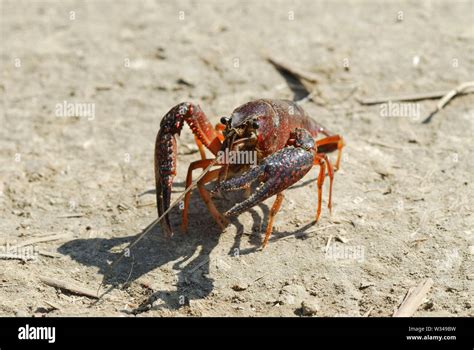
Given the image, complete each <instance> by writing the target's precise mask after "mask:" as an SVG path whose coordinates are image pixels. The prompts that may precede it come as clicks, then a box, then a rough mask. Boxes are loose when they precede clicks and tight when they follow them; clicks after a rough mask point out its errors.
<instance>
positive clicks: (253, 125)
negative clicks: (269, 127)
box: [252, 120, 259, 129]
mask: <svg viewBox="0 0 474 350" xmlns="http://www.w3.org/2000/svg"><path fill="white" fill-rule="evenodd" d="M258 127H259V125H258V122H257V121H256V120H254V121H253V122H252V128H254V129H258Z"/></svg>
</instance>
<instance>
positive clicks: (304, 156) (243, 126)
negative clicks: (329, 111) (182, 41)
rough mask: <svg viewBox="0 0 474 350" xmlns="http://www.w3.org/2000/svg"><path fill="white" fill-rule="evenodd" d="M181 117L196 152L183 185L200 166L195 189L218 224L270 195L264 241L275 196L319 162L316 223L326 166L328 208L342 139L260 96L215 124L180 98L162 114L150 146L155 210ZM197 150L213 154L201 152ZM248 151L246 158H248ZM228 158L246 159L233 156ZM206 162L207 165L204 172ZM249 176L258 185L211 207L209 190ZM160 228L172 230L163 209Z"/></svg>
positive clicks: (161, 203)
mask: <svg viewBox="0 0 474 350" xmlns="http://www.w3.org/2000/svg"><path fill="white" fill-rule="evenodd" d="M185 123H186V124H188V125H189V127H190V129H191V131H192V132H193V134H194V136H195V141H196V144H197V146H198V149H199V153H200V155H201V159H200V160H196V161H194V162H192V163H191V164H190V165H189V167H188V172H187V176H186V188H189V186H192V184H193V183H192V182H193V181H192V179H193V178H192V173H193V170H195V169H206V170H207V172H206V173H205V174H201V176H200V177H199V181H197V188H198V190H199V193H200V195H201V198H202V199H203V201H204V203H205V204H206V206H207V208H208V209H209V212H210V214H211V215H212V217H213V218H214V220H215V221H216V222H217V224H218V225H219V226H220V227H221V228H224V227H225V226H226V225H227V223H228V218H229V217H231V216H235V215H239V214H240V213H242V212H244V211H246V210H248V209H250V208H251V207H253V206H255V205H257V204H258V203H260V202H262V201H264V200H265V199H267V198H270V197H272V196H275V195H276V200H275V202H274V204H273V206H272V208H271V211H270V215H269V219H268V224H267V229H266V234H265V239H264V241H263V247H264V246H265V245H266V244H267V243H268V240H269V238H270V235H271V232H272V226H273V219H274V217H275V215H276V214H277V212H278V210H279V209H280V206H281V203H282V201H283V198H284V195H283V192H284V190H286V189H287V188H288V187H289V186H291V185H293V184H294V183H296V182H297V181H299V180H300V179H301V178H303V177H304V175H306V173H307V172H308V171H309V170H310V169H311V168H312V167H313V165H319V167H320V170H319V176H318V179H317V186H318V205H317V210H316V221H318V219H319V217H320V214H321V199H322V186H323V182H324V179H325V177H326V170H327V174H328V176H329V200H328V207H329V210H331V207H332V198H331V197H332V186H333V179H334V171H335V170H337V169H338V168H339V163H340V159H341V151H342V148H343V146H344V141H343V139H342V137H341V136H339V135H336V134H332V133H330V132H329V131H328V130H327V129H326V128H324V127H323V126H321V125H320V124H318V123H317V122H316V121H314V120H313V119H312V118H310V117H309V116H308V115H307V114H306V112H305V111H304V110H303V109H302V108H301V107H300V106H298V105H297V104H296V103H294V102H292V101H286V100H264V99H261V100H256V101H251V102H248V103H246V104H244V105H242V106H240V107H238V108H236V109H235V110H234V111H233V112H232V114H231V115H230V117H228V118H226V117H223V118H221V120H220V123H218V124H217V125H216V126H213V125H212V124H211V123H210V122H209V120H208V118H207V117H206V116H205V114H204V113H203V112H202V110H201V108H200V107H199V106H197V105H194V104H192V103H187V102H185V103H180V104H178V105H177V106H175V107H173V108H172V109H171V110H170V111H169V112H168V113H167V114H166V115H165V116H164V117H163V119H162V121H161V125H160V130H159V132H158V135H157V138H156V145H155V179H156V198H157V208H158V215H159V216H162V215H163V213H165V211H167V210H168V209H169V207H170V203H171V190H172V184H173V178H174V177H175V175H176V135H179V134H180V132H181V129H182V128H183V125H184V124H185ZM321 136H322V137H321ZM205 148H207V149H208V150H209V151H210V152H211V153H212V154H213V157H211V158H207V157H206V153H205ZM336 150H337V159H336V163H335V166H334V167H333V166H332V164H331V162H330V161H329V158H328V156H327V153H330V152H333V151H336ZM229 153H232V155H234V153H236V154H237V156H238V157H230V158H228V157H222V155H223V154H224V155H226V156H227V155H228V154H229ZM249 154H250V155H252V156H248V155H249ZM240 155H243V157H240ZM236 159H237V160H242V159H245V160H247V161H244V162H242V161H235V160H236ZM249 160H251V161H249ZM212 167H213V168H214V169H212V170H211V168H212ZM257 181H258V182H259V183H260V184H261V186H260V187H259V188H257V190H256V192H255V193H254V194H252V195H250V197H249V198H247V199H246V200H244V201H243V202H241V203H237V204H235V205H234V206H233V207H232V208H230V209H229V210H228V211H227V212H226V213H224V214H221V213H220V212H219V210H218V209H217V208H216V206H215V205H214V203H213V200H212V194H214V193H216V192H226V191H234V190H239V189H250V188H251V185H252V183H254V182H257ZM210 182H214V183H215V185H214V189H213V190H212V191H211V192H209V191H208V190H207V189H206V188H205V184H207V183H210ZM190 195H191V192H189V191H188V192H186V195H185V197H184V203H183V207H182V209H183V210H182V229H183V230H184V231H186V230H187V226H188V217H187V216H188V215H187V214H188V207H189V200H190ZM162 227H163V230H164V231H165V232H166V233H167V234H168V235H171V234H172V229H171V224H170V221H169V217H168V215H165V217H164V220H162Z"/></svg>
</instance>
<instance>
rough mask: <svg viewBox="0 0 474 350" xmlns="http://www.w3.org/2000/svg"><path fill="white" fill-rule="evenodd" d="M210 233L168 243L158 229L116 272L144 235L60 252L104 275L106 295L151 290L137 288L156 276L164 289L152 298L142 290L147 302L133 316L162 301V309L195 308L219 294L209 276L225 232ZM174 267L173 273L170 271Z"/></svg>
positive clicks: (92, 241) (75, 243)
mask: <svg viewBox="0 0 474 350" xmlns="http://www.w3.org/2000/svg"><path fill="white" fill-rule="evenodd" d="M206 231H207V232H202V233H201V234H193V235H191V234H187V235H186V234H181V233H180V232H176V233H175V235H174V236H173V237H172V238H167V237H165V235H164V233H163V232H162V230H161V227H160V225H159V224H158V225H156V224H155V225H154V226H153V227H151V231H150V232H149V234H148V235H147V236H145V237H144V238H143V239H142V240H141V241H140V242H139V243H138V244H137V245H135V246H134V247H133V248H131V250H130V254H129V256H128V257H124V258H123V259H122V260H121V261H120V262H119V263H118V264H117V265H116V266H115V267H114V268H113V269H110V263H112V262H114V261H116V260H117V259H118V258H119V257H120V256H121V255H122V252H123V249H125V248H126V247H127V246H128V245H129V244H130V243H132V242H133V241H134V240H135V239H136V238H137V236H138V235H139V234H140V233H138V234H133V235H129V236H125V237H112V238H89V239H75V240H72V241H69V242H67V243H65V244H63V245H62V246H60V247H59V248H58V252H59V253H61V254H64V255H66V256H69V257H70V258H71V259H73V260H74V261H77V262H78V263H80V264H82V265H85V266H94V267H96V268H98V273H99V274H101V275H102V276H103V288H102V289H101V293H102V292H103V291H104V288H105V289H108V292H110V291H111V290H113V289H115V288H122V289H128V288H131V287H133V288H134V289H136V288H145V287H143V286H142V285H141V284H135V285H132V283H133V282H134V281H136V280H137V279H138V278H140V277H141V276H143V275H145V274H147V273H152V276H153V277H154V278H156V280H158V284H157V286H159V287H158V288H157V289H163V290H153V293H152V295H151V296H150V295H149V293H145V292H147V291H146V290H142V291H139V292H140V294H142V292H143V294H147V297H146V298H145V300H144V302H143V303H142V304H141V305H140V306H139V307H138V308H137V310H134V311H132V313H140V312H143V311H146V310H150V309H152V308H153V307H152V306H153V304H154V302H155V301H156V300H157V299H161V301H162V303H161V304H160V306H159V307H158V308H168V309H178V308H179V307H181V306H185V305H189V301H190V300H193V299H201V298H205V297H206V296H208V295H209V294H210V293H211V292H212V290H213V289H214V280H213V279H212V278H210V277H209V255H210V253H211V252H212V250H213V249H214V248H215V247H216V245H217V243H218V241H219V234H218V233H219V232H214V231H215V230H213V229H210V230H209V229H207V230H206ZM142 232H143V231H142ZM169 264H171V271H170V268H169V267H168V266H165V265H169ZM161 267H163V269H160V268H161ZM170 274H174V275H175V276H170ZM160 281H168V282H169V283H167V282H163V283H164V284H165V286H171V285H174V286H176V288H175V290H174V291H170V290H169V289H168V288H166V287H165V286H163V287H165V288H161V287H162V285H161V284H160ZM97 287H98V286H97ZM145 289H146V288H145Z"/></svg>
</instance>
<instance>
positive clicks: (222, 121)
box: [220, 117, 229, 125]
mask: <svg viewBox="0 0 474 350" xmlns="http://www.w3.org/2000/svg"><path fill="white" fill-rule="evenodd" d="M220 121H221V124H224V125H227V123H228V122H229V118H226V117H222V118H221V120H220Z"/></svg>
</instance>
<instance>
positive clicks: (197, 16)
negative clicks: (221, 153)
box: [0, 0, 474, 317]
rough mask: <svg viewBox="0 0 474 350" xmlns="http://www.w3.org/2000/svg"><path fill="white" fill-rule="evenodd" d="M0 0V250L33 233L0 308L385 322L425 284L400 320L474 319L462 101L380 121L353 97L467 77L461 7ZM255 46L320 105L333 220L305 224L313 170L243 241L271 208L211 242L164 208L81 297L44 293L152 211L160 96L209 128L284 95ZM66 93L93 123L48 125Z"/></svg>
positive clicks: (92, 273) (97, 259)
mask: <svg viewBox="0 0 474 350" xmlns="http://www.w3.org/2000/svg"><path fill="white" fill-rule="evenodd" d="M0 4H1V39H0V43H1V44H0V47H1V56H0V57H1V80H0V93H1V96H2V102H3V103H2V109H1V113H0V117H1V120H0V124H1V128H0V160H1V167H0V194H1V196H0V203H1V204H0V215H1V221H0V239H1V244H2V247H6V246H10V247H11V246H15V245H17V244H25V242H26V243H31V242H33V243H32V245H24V246H23V248H22V249H32V250H33V251H32V253H31V251H30V255H33V256H34V257H36V259H35V260H29V261H22V260H18V259H12V260H0V265H1V269H0V314H1V315H5V316H15V315H17V316H25V315H34V316H37V317H41V316H51V315H54V316H56V315H61V316H66V315H87V316H109V315H110V316H126V315H140V316H178V315H197V316H201V315H202V316H215V315H218V316H266V315H271V316H280V315H281V316H295V315H301V314H302V313H305V314H308V315H310V314H311V315H317V316H358V315H364V314H366V313H370V315H371V316H391V315H392V313H393V311H394V309H395V308H397V307H398V305H399V304H400V302H401V301H402V299H403V298H404V296H405V294H406V293H407V291H408V290H409V289H410V288H411V287H414V286H416V285H418V284H419V283H421V282H422V281H423V280H425V279H426V278H431V279H432V280H433V287H432V288H431V291H430V292H429V294H428V295H427V297H426V300H425V301H424V303H423V305H422V306H421V307H420V308H419V309H418V311H417V312H416V314H415V315H416V316H469V315H471V316H472V315H473V311H472V302H473V293H472V291H473V279H474V275H473V271H474V266H473V254H474V241H473V238H474V236H473V216H472V198H473V185H474V182H473V175H472V174H473V168H472V157H473V154H472V153H473V118H474V109H473V105H474V96H473V95H466V96H462V97H459V98H457V99H455V100H453V101H452V102H451V103H450V104H449V105H448V106H447V107H446V108H445V109H444V110H442V111H441V112H439V113H438V114H437V115H436V116H435V117H434V119H433V120H432V122H431V123H428V124H422V123H421V121H422V120H423V119H424V117H425V116H426V115H427V114H428V113H429V112H430V110H431V109H432V108H433V107H434V106H435V104H436V101H432V100H431V101H430V100H426V101H421V102H419V103H418V104H415V105H413V106H412V107H414V108H415V109H413V110H411V112H410V113H409V115H405V116H401V117H397V116H396V114H397V112H396V111H395V110H391V111H390V113H389V116H387V114H385V112H384V110H383V108H386V107H387V106H385V107H383V106H379V105H376V106H362V105H360V104H359V103H358V102H357V100H356V97H376V96H386V95H397V94H406V93H415V92H430V91H439V90H441V91H443V90H449V89H451V88H453V87H455V86H456V85H457V84H459V83H462V82H464V81H469V80H473V79H472V78H473V74H472V72H473V71H474V58H473V57H474V55H473V53H474V45H473V42H474V29H473V25H472V23H474V8H473V4H474V3H473V2H472V1H441V2H423V1H413V2H402V3H401V4H399V3H396V2H384V3H383V4H382V3H379V2H376V1H341V2H333V1H330V2H322V1H297V0H294V1H268V0H266V1H241V2H237V1H224V2H221V1H209V0H205V1H199V2H198V1H178V2H174V1H173V2H172V1H169V2H165V1H123V0H122V1H115V0H114V1H112V0H110V1H107V0H99V1H61V2H59V1H41V0H39V1H17V0H15V1H6V0H2V1H1V2H0ZM262 50H264V51H266V52H269V53H271V54H272V55H274V56H275V57H278V58H280V59H283V60H286V61H289V62H292V63H293V64H295V65H297V66H298V67H301V68H304V69H305V70H307V71H310V72H313V73H315V74H317V75H318V76H319V77H320V83H319V85H318V91H319V92H320V96H321V99H319V100H318V99H317V101H319V104H317V103H314V102H312V101H308V102H306V103H304V104H302V106H303V108H305V109H306V110H307V112H308V113H310V114H311V116H312V117H314V118H315V119H316V120H317V121H319V122H320V123H322V124H323V125H326V126H327V127H328V128H329V129H330V130H332V131H333V132H335V133H339V134H341V135H343V136H344V138H345V140H346V144H347V146H346V147H345V149H344V156H343V160H342V167H341V169H340V171H338V172H337V173H336V177H335V185H334V193H333V202H334V210H333V214H332V216H330V215H329V212H328V210H327V208H326V207H324V209H323V213H322V217H321V220H320V222H319V223H317V224H316V225H311V222H312V220H313V219H314V215H315V210H316V198H317V195H316V184H315V181H314V180H315V178H316V175H317V169H315V170H312V171H311V172H310V173H309V174H308V175H307V176H306V177H305V178H304V179H303V180H302V181H301V182H300V183H298V184H297V185H295V186H293V187H292V188H291V189H290V190H288V191H287V196H286V199H285V201H284V203H283V207H282V211H281V212H280V214H279V215H278V216H277V218H276V222H275V232H274V234H273V236H272V239H271V241H270V244H269V246H268V247H267V248H266V249H265V250H263V251H260V250H259V247H260V245H261V242H262V231H264V229H265V223H266V218H267V216H268V211H269V205H271V203H272V199H270V200H268V201H266V202H264V203H263V204H262V205H260V206H257V207H255V208H254V209H253V210H250V211H248V212H246V213H244V214H242V215H240V216H239V217H238V218H236V219H234V220H233V221H232V224H231V225H230V226H229V227H228V228H227V229H226V230H225V231H223V232H221V231H220V230H219V229H218V228H217V227H216V225H215V223H214V222H213V220H212V218H211V217H210V215H209V214H208V212H207V209H206V207H205V205H204V204H203V203H202V201H201V200H200V198H199V195H198V194H197V193H194V194H193V197H192V203H191V209H190V232H189V234H188V235H183V234H180V233H179V229H178V228H177V227H178V226H179V224H180V215H179V209H178V208H176V210H174V211H173V213H172V221H173V223H174V225H175V226H176V231H177V234H175V236H174V237H173V238H172V239H166V238H165V237H164V235H163V233H162V232H161V229H160V228H154V229H153V230H152V232H151V233H150V234H148V235H147V236H146V237H145V238H144V240H143V241H142V242H141V243H140V244H138V245H137V246H136V248H134V249H133V250H132V252H131V256H130V257H128V258H126V259H124V260H123V262H122V263H121V264H120V265H119V266H118V267H117V268H116V269H115V270H114V272H113V273H112V274H110V275H108V276H106V278H105V287H104V288H102V291H104V290H105V289H107V288H109V287H113V288H111V291H110V293H108V294H107V295H106V297H105V298H104V299H103V300H101V301H100V302H98V303H94V300H93V299H90V298H88V297H84V296H77V295H74V294H71V293H68V292H65V291H62V290H60V289H55V288H53V287H50V286H47V285H45V284H44V283H42V282H41V281H40V277H49V278H55V279H58V280H61V281H64V282H68V283H74V284H76V285H80V286H83V287H85V288H89V289H92V290H94V291H95V290H97V288H98V287H99V284H100V283H101V281H102V279H103V278H104V275H105V274H107V273H108V270H107V266H108V264H109V263H110V262H112V261H113V260H114V259H116V258H117V256H118V254H119V252H120V251H121V249H123V248H125V247H126V245H127V244H129V243H130V242H131V241H132V240H133V239H134V237H136V235H137V234H139V233H140V232H142V230H143V229H144V228H145V227H146V226H148V225H149V224H150V223H151V222H152V221H153V220H154V219H155V218H156V209H155V199H154V194H153V189H154V175H153V149H154V141H155V135H156V133H157V131H158V128H159V122H160V119H161V117H162V116H163V115H164V114H165V113H166V112H167V111H168V110H169V109H170V108H171V107H172V106H174V105H176V104H177V103H179V102H181V101H192V102H195V103H199V104H200V105H201V107H202V108H203V110H204V111H205V112H206V113H207V114H208V116H209V118H210V119H211V121H212V122H213V123H215V122H217V121H218V120H219V117H221V116H223V115H229V114H230V113H231V111H232V110H233V109H234V108H235V107H237V106H239V105H241V104H243V103H245V102H247V101H249V100H251V99H255V98H261V97H264V98H286V99H294V98H300V97H301V95H302V91H301V89H299V88H298V86H297V85H296V88H295V84H294V83H291V82H290V85H289V84H288V80H287V79H285V77H284V76H282V74H280V73H279V72H278V71H277V70H275V68H274V67H273V66H272V65H270V64H269V63H268V62H266V61H265V60H264V59H263V58H262V56H261V53H262ZM293 90H294V91H293ZM295 92H296V93H295ZM64 101H66V103H73V104H76V105H77V104H81V103H89V104H92V105H93V106H94V108H95V110H94V112H95V114H94V116H93V117H91V116H89V117H87V116H85V115H76V116H72V117H71V116H61V115H60V113H59V112H58V109H57V108H58V106H57V105H58V104H63V103H64ZM397 106H398V107H399V106H400V105H397ZM392 107H393V106H392ZM192 145H193V137H192V134H191V133H190V132H189V130H187V129H186V130H185V131H184V132H183V134H182V137H181V138H180V146H179V153H180V154H179V161H178V166H179V168H178V176H177V178H176V181H175V182H176V184H175V187H174V190H175V192H174V194H173V196H174V198H176V197H177V196H178V195H179V193H180V192H182V191H183V190H184V184H183V181H184V178H185V175H186V169H187V165H188V164H189V163H190V162H191V161H193V160H196V159H198V158H199V154H198V153H196V149H195V147H193V146H192ZM331 156H332V155H331ZM332 157H333V156H332ZM326 185H327V184H326ZM327 191H328V188H327V187H325V191H324V194H325V196H324V203H327V202H326V199H327V197H326V196H327ZM242 198H243V197H242V195H241V194H236V195H235V196H230V201H229V202H226V201H224V200H220V201H218V205H219V207H220V208H223V209H225V208H228V207H229V206H230V205H232V203H234V202H235V201H238V200H242ZM51 235H59V236H57V237H56V236H54V237H55V238H57V239H56V240H54V241H46V242H38V241H40V240H41V239H44V238H45V237H49V236H51ZM337 237H339V239H338V238H337ZM30 240H33V241H30ZM340 240H342V241H343V242H341V241H340ZM328 241H329V244H328ZM35 242H36V243H35ZM19 250H20V248H17V250H16V252H17V253H18V252H19ZM14 252H15V251H14ZM3 253H4V251H3ZM302 303H303V305H304V309H302Z"/></svg>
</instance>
